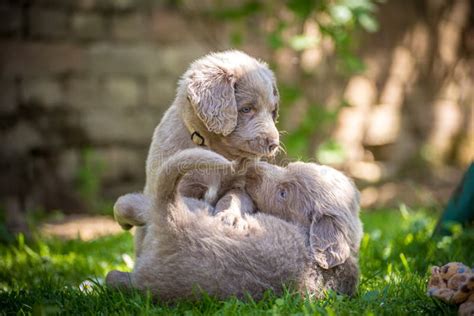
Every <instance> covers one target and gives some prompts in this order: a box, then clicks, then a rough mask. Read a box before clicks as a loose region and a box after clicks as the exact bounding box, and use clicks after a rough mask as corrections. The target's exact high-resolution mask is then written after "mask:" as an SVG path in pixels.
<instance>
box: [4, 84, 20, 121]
mask: <svg viewBox="0 0 474 316" xmlns="http://www.w3.org/2000/svg"><path fill="white" fill-rule="evenodd" d="M0 90H1V91H2V93H0V114H10V113H13V112H15V110H16V109H17V106H18V103H17V102H18V99H17V86H16V83H15V81H13V80H0Z"/></svg>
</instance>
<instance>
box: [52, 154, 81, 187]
mask: <svg viewBox="0 0 474 316" xmlns="http://www.w3.org/2000/svg"><path fill="white" fill-rule="evenodd" d="M80 161H81V157H80V154H79V152H78V151H77V150H75V149H67V150H65V151H63V152H61V153H59V154H58V164H57V169H56V170H57V172H58V175H59V177H60V178H61V179H62V180H63V181H65V182H66V183H73V182H74V181H75V180H76V177H77V173H78V171H79V167H80Z"/></svg>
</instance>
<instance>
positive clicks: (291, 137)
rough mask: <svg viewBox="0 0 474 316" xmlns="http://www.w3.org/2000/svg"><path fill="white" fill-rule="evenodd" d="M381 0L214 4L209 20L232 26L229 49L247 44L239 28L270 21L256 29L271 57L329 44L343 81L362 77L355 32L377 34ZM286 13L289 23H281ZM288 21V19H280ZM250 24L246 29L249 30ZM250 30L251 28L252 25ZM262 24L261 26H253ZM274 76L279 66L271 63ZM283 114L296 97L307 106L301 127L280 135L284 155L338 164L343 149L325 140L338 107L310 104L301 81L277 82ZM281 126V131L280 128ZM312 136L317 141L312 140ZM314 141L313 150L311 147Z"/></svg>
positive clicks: (307, 77)
mask: <svg viewBox="0 0 474 316" xmlns="http://www.w3.org/2000/svg"><path fill="white" fill-rule="evenodd" d="M383 1H384V0H319V1H314V0H309V1H307V0H287V1H255V0H250V1H243V2H242V3H240V4H239V5H235V3H234V4H232V5H229V4H227V3H226V2H223V1H220V0H216V1H214V3H213V4H214V6H213V9H212V11H211V12H210V13H211V16H212V17H214V18H216V19H218V20H223V21H225V22H226V24H227V25H229V26H231V32H230V40H231V43H232V45H234V46H235V47H237V48H238V47H240V46H242V45H244V44H245V42H246V33H245V31H246V30H247V29H248V27H243V23H250V24H251V23H252V22H249V21H252V20H259V21H268V20H271V21H272V23H270V24H272V25H273V27H271V28H262V27H260V28H259V30H258V31H259V32H260V34H261V33H263V36H264V39H265V44H266V46H267V48H268V49H269V50H270V51H272V52H277V51H278V50H280V49H290V50H291V51H293V52H294V53H295V54H297V55H298V54H302V53H303V52H304V51H305V50H307V49H311V48H314V47H318V46H319V45H322V41H323V40H324V41H326V42H330V43H332V46H333V48H334V51H333V57H334V61H335V68H334V72H337V73H338V74H340V75H342V76H344V77H347V76H349V75H352V74H355V73H358V72H362V71H363V70H364V69H365V67H364V64H363V62H362V61H361V60H360V59H359V58H358V57H357V55H356V54H355V53H354V51H355V48H357V44H358V43H357V39H358V37H357V36H356V35H357V33H358V32H360V31H365V32H376V31H377V30H378V27H379V26H378V22H377V20H376V18H375V13H376V10H377V5H378V4H379V3H381V2H383ZM281 12H287V13H289V14H290V15H291V18H288V17H287V18H281V15H282V13H281ZM283 15H284V16H288V14H283ZM307 22H311V23H313V24H314V25H316V27H317V32H309V33H305V31H304V25H305V23H307ZM250 24H249V25H250ZM252 25H253V24H252ZM257 25H260V26H261V25H262V24H257ZM272 67H273V68H274V69H275V70H276V72H277V73H278V64H276V63H272ZM300 72H301V74H300V78H299V79H300V80H299V81H305V82H311V81H312V79H314V76H315V73H312V72H308V71H305V70H303V69H300ZM279 87H280V94H281V103H282V106H281V109H282V112H285V110H286V111H287V112H290V111H291V108H292V106H293V104H294V103H295V102H296V101H297V100H299V99H300V98H304V99H305V100H306V101H307V102H308V103H309V106H308V109H307V112H306V113H305V115H304V119H303V120H302V121H301V124H300V126H298V127H297V128H295V129H294V130H291V131H289V133H288V134H286V135H284V137H283V139H282V140H283V143H284V144H285V145H286V151H287V154H288V155H289V156H290V157H294V158H304V159H311V158H317V159H322V161H321V162H324V163H340V162H342V161H343V160H344V157H345V155H344V151H343V150H342V146H340V145H339V144H337V143H336V142H335V140H332V139H330V133H331V130H332V128H333V127H334V123H335V121H336V119H337V116H338V113H339V109H340V108H341V107H342V106H344V100H342V98H341V100H340V102H341V106H340V107H338V108H336V109H334V108H331V109H329V107H328V105H327V104H320V102H315V101H314V100H311V97H310V96H309V93H308V92H307V91H305V88H304V85H302V84H301V82H295V83H294V84H292V85H291V86H288V83H282V82H280V83H279ZM280 127H281V126H280ZM315 135H317V136H315ZM314 139H316V143H317V144H316V147H317V149H316V150H314V147H315V146H314V144H313V145H311V142H313V140H314Z"/></svg>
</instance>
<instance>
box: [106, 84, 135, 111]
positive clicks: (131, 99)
mask: <svg viewBox="0 0 474 316" xmlns="http://www.w3.org/2000/svg"><path fill="white" fill-rule="evenodd" d="M104 92H105V96H104V102H105V103H106V104H107V105H109V106H118V107H126V106H137V105H138V104H139V102H140V88H139V86H138V83H137V81H136V80H134V79H133V78H129V77H111V78H109V79H107V80H106V81H105V85H104Z"/></svg>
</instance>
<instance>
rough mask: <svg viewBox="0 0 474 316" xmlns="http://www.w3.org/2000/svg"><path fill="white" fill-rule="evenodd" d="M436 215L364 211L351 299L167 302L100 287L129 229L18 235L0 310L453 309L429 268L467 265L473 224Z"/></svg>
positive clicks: (3, 257)
mask: <svg viewBox="0 0 474 316" xmlns="http://www.w3.org/2000/svg"><path fill="white" fill-rule="evenodd" d="M436 219H437V214H433V212H432V211H429V210H421V209H419V210H416V211H414V210H410V209H407V208H406V207H401V208H400V209H398V210H385V211H378V212H371V213H363V214H362V221H363V222H364V229H365V233H364V237H363V240H362V243H361V255H360V266H361V272H362V276H361V282H360V286H359V291H358V293H357V295H356V297H354V298H349V297H346V296H342V295H338V294H337V293H334V292H329V293H327V294H326V298H325V299H324V300H313V299H310V298H302V297H301V296H299V295H296V294H294V293H285V294H284V295H283V296H281V297H277V296H275V295H273V294H272V293H266V295H265V298H264V299H262V300H260V301H257V302H255V301H253V300H251V299H247V300H238V299H235V298H234V299H228V300H226V301H219V300H216V299H214V298H211V297H204V298H203V299H202V300H201V301H199V302H189V301H181V302H179V303H177V304H174V305H167V304H163V303H158V302H154V301H153V300H152V299H151V298H150V297H149V296H146V295H142V294H139V293H136V292H135V293H127V294H124V293H120V292H117V291H112V290H109V289H107V288H106V287H104V286H103V279H104V276H105V274H106V273H107V271H109V270H111V269H119V270H125V271H129V270H130V269H131V264H132V263H133V262H131V259H130V258H131V257H133V251H132V248H133V241H132V236H131V235H130V234H129V233H122V234H119V235H116V236H109V237H104V238H100V239H97V240H93V241H87V242H84V241H80V240H71V241H61V240H58V239H47V240H41V239H40V238H38V241H36V242H34V243H30V244H28V243H25V241H24V239H23V238H22V237H21V236H19V237H17V239H16V241H15V242H14V243H12V244H9V245H1V246H0V313H18V312H20V313H22V312H26V313H46V314H49V313H57V312H68V313H71V314H78V313H89V314H98V313H120V314H137V313H166V314H174V313H176V314H197V315H204V314H206V315H207V314H223V315H235V314H282V315H289V314H301V315H313V314H321V315H349V314H365V315H384V314H385V315H415V314H416V315H418V314H434V315H439V314H455V313H456V307H455V306H450V305H446V304H444V303H441V302H439V301H436V300H434V299H432V298H430V297H428V296H426V294H425V292H426V283H427V279H428V276H429V269H430V266H432V265H441V264H444V263H446V262H449V261H461V262H464V263H466V264H469V265H472V264H473V262H474V253H473V251H472V250H473V247H472V246H471V245H473V244H474V231H473V230H462V229H461V228H460V227H455V233H454V235H453V236H451V237H443V238H441V239H436V238H432V236H431V233H432V230H433V228H434V226H435V223H436ZM86 280H88V282H86V283H84V281H86Z"/></svg>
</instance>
